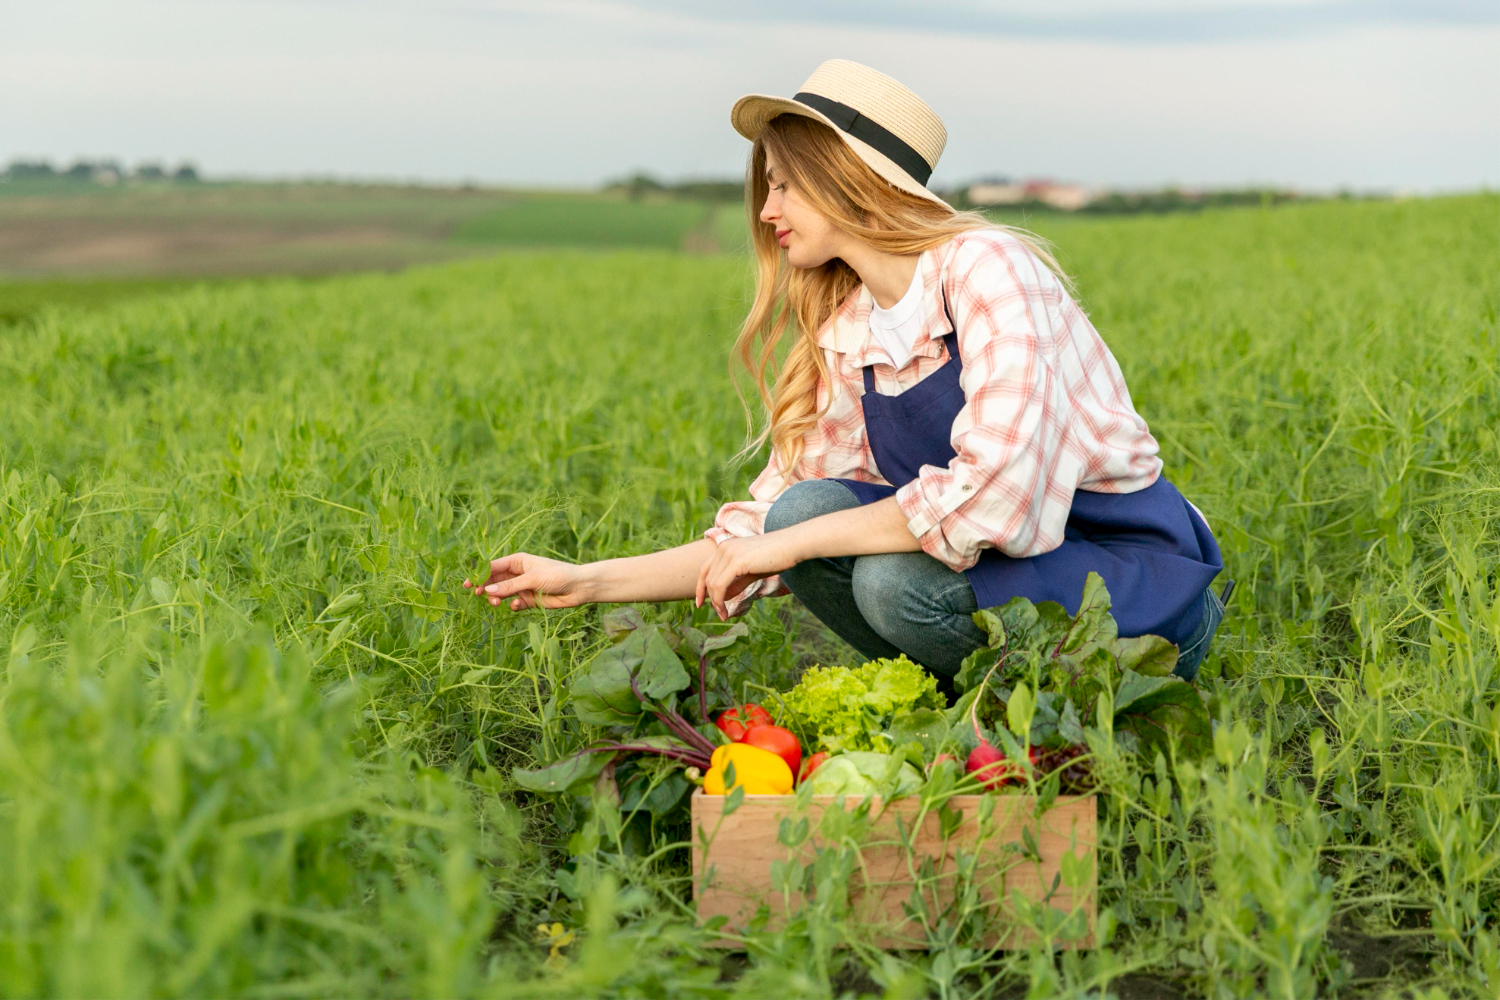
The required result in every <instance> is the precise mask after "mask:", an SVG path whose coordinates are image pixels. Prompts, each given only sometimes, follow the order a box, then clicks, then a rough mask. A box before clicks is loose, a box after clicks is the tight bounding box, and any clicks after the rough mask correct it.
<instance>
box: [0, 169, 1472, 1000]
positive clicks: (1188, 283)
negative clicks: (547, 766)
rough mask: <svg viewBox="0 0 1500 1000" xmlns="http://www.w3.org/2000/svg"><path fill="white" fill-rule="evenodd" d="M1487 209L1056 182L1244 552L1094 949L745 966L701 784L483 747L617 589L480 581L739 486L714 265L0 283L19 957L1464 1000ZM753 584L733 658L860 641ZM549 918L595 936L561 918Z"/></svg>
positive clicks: (772, 948) (1111, 843)
mask: <svg viewBox="0 0 1500 1000" xmlns="http://www.w3.org/2000/svg"><path fill="white" fill-rule="evenodd" d="M1497 209H1500V201H1497V199H1495V198H1494V197H1490V196H1483V197H1471V198H1454V199H1443V200H1433V201H1410V202H1403V203H1397V204H1338V203H1329V204H1321V205H1309V206H1295V207H1280V208H1276V209H1274V210H1269V211H1262V210H1243V211H1222V212H1220V211H1211V212H1205V213H1202V214H1201V215H1193V216H1171V217H1159V218H1136V219H1124V220H1057V221H1056V222H1055V223H1054V222H1052V221H1049V222H1048V223H1047V229H1046V233H1047V235H1050V236H1052V237H1054V238H1055V239H1056V240H1057V242H1058V244H1059V246H1060V249H1061V251H1062V252H1063V255H1064V257H1065V259H1066V261H1067V262H1068V265H1069V266H1070V267H1071V268H1072V269H1073V271H1074V272H1075V274H1076V277H1077V279H1078V282H1079V286H1080V288H1081V289H1082V291H1083V295H1084V298H1085V300H1086V304H1087V306H1088V308H1089V310H1090V312H1091V315H1092V316H1093V317H1094V319H1095V322H1096V325H1097V326H1098V327H1099V328H1100V330H1101V331H1102V332H1103V333H1104V335H1105V337H1106V339H1107V340H1108V341H1109V342H1110V344H1111V346H1112V348H1113V349H1114V351H1115V353H1116V355H1117V356H1118V357H1119V359H1120V361H1121V364H1122V366H1123V368H1124V370H1125V373H1126V375H1127V378H1128V379H1129V382H1130V386H1131V390H1132V394H1133V396H1134V399H1135V402H1136V404H1137V407H1138V408H1139V410H1140V411H1141V412H1142V414H1143V415H1144V416H1145V417H1146V418H1147V419H1148V420H1149V421H1150V423H1151V426H1152V428H1153V430H1154V431H1155V432H1156V434H1157V436H1158V437H1159V439H1160V440H1161V442H1162V445H1163V455H1164V458H1165V460H1166V465H1167V472H1168V474H1169V475H1170V476H1171V477H1172V479H1173V480H1174V481H1175V482H1176V483H1177V484H1178V485H1179V486H1180V487H1181V488H1182V489H1183V491H1184V492H1185V493H1186V494H1187V495H1188V496H1189V497H1190V498H1192V499H1193V500H1194V501H1195V502H1196V503H1197V504H1198V505H1199V506H1200V507H1202V508H1203V509H1204V510H1205V512H1206V514H1207V516H1208V518H1209V521H1210V523H1211V524H1212V525H1213V526H1214V528H1215V531H1216V532H1217V534H1218V537H1219V539H1220V541H1221V544H1222V546H1223V548H1224V551H1225V557H1226V561H1227V563H1228V566H1229V572H1230V575H1232V576H1234V577H1235V578H1237V579H1238V580H1239V583H1240V586H1239V589H1238V590H1237V592H1236V596H1235V599H1234V601H1233V603H1232V607H1231V609H1230V616H1229V617H1228V618H1227V619H1226V622H1225V625H1224V627H1223V628H1222V630H1221V632H1220V640H1219V642H1218V644H1217V649H1216V650H1215V652H1214V653H1212V654H1211V655H1210V657H1209V659H1208V661H1207V662H1206V663H1205V667H1204V675H1205V680H1204V682H1203V683H1204V685H1205V687H1206V688H1207V689H1208V690H1209V691H1211V693H1212V694H1213V696H1214V697H1215V699H1216V701H1215V705H1216V712H1217V714H1218V718H1219V725H1218V730H1217V734H1216V738H1215V754H1214V756H1213V757H1212V758H1211V759H1209V760H1206V761H1204V762H1203V763H1202V764H1200V765H1197V766H1189V765H1179V766H1178V768H1177V769H1176V770H1175V772H1173V771H1169V770H1168V769H1167V768H1166V767H1165V766H1162V767H1160V768H1155V769H1147V770H1146V772H1145V773H1140V772H1137V771H1135V770H1132V769H1131V768H1130V766H1129V765H1128V764H1127V763H1121V765H1120V766H1119V767H1118V768H1116V769H1114V770H1113V771H1112V772H1111V773H1110V775H1109V780H1110V784H1109V788H1108V792H1107V794H1106V795H1105V796H1104V797H1103V798H1102V803H1101V807H1100V808H1101V812H1100V823H1101V829H1102V831H1103V842H1102V844H1101V850H1100V857H1099V860H1100V886H1101V937H1102V939H1103V941H1104V942H1105V944H1104V945H1103V946H1102V947H1100V948H1098V949H1097V950H1095V951H1092V952H1088V953H1082V954H1077V953H1067V954H1061V955H1059V954H1053V953H1050V952H1048V951H1047V950H1046V949H1042V948H1039V949H1034V950H1032V951H1022V952H1016V953H1000V954H991V953H988V952H985V951H983V950H982V949H977V948H975V947H972V946H970V945H967V944H965V943H963V942H961V941H957V940H954V941H952V942H950V943H949V944H946V945H942V946H939V947H937V948H936V949H935V950H933V951H932V952H930V953H895V954H885V953H880V952H877V951H872V950H869V949H868V948H865V947H862V946H861V940H862V939H861V934H860V929H859V928H858V927H854V926H850V925H849V924H848V923H847V922H841V921H839V920H838V919H836V908H835V909H834V910H824V911H821V912H823V913H824V914H825V915H826V914H828V913H833V914H834V918H833V919H824V920H813V921H810V922H807V923H804V924H798V925H793V926H792V927H791V928H789V929H788V930H787V931H785V932H781V933H770V932H766V933H761V934H757V935H753V936H752V939H751V941H750V942H749V951H748V953H747V955H746V956H745V957H744V958H743V959H742V960H733V961H728V960H725V959H724V958H723V956H721V955H720V954H719V953H717V952H715V951H712V950H711V949H708V948H707V947H705V945H706V939H707V937H708V935H706V934H704V933H703V932H700V931H697V930H695V929H694V928H693V927H692V925H691V922H690V921H689V919H688V918H687V915H686V911H685V908H684V903H683V885H684V871H685V852H684V851H683V850H681V849H680V847H679V848H673V847H672V845H673V844H674V843H675V842H680V840H681V839H682V838H683V836H684V834H685V830H684V829H683V828H682V827H680V826H673V825H671V824H667V825H665V826H657V827H654V828H653V827H651V826H649V825H644V826H643V824H642V823H641V822H639V819H638V818H637V819H634V820H627V819H626V818H623V817H620V816H619V815H618V813H615V812H613V811H612V810H611V809H610V808H609V807H607V806H605V805H602V804H593V805H591V804H590V803H589V802H588V801H587V800H577V801H573V802H569V803H561V804H553V803H549V802H545V801H540V800H537V799H534V798H531V797H529V796H527V795H523V794H519V793H517V792H516V791H515V790H514V789H513V788H512V786H511V784H510V781H509V777H508V774H509V768H510V767H511V766H512V765H514V764H524V763H527V762H529V761H531V760H533V759H536V758H539V757H545V756H549V755H551V754H553V753H555V752H556V751H557V750H558V749H559V748H562V747H565V746H570V745H574V744H576V743H577V742H578V741H579V740H581V739H583V738H584V737H585V735H586V734H584V733H582V732H580V731H579V730H578V726H577V724H576V722H574V721H573V720H572V719H571V716H570V715H569V713H567V711H566V710H565V709H566V706H560V705H558V704H557V702H556V700H555V699H554V698H553V697H552V692H553V691H554V690H556V687H557V683H558V680H559V679H560V678H561V677H563V676H565V675H566V674H567V673H568V672H570V671H572V670H574V669H576V668H577V667H578V666H579V665H580V664H581V663H582V662H584V661H585V660H586V659H587V658H588V656H589V655H590V653H591V652H592V650H593V649H595V648H597V647H598V646H599V645H600V643H601V642H602V641H603V640H602V637H601V635H600V633H599V630H598V628H597V619H598V615H599V612H600V609H598V608H586V609H576V610H572V611H551V612H528V613H524V614H519V615H517V614H512V613H509V612H506V611H503V610H501V611H495V610H493V609H490V608H488V606H486V605H480V604H478V603H477V602H474V601H473V599H472V598H470V599H468V600H465V599H463V598H462V596H461V593H460V591H459V590H458V587H457V584H458V582H459V580H461V579H462V576H463V574H464V572H465V570H466V569H467V568H468V567H469V566H472V565H473V564H474V563H475V562H476V561H477V560H478V559H479V558H480V557H481V556H486V557H487V556H490V555H494V554H497V553H500V552H505V551H512V550H516V549H524V550H527V551H532V552H539V553H544V554H548V555H552V556H555V557H559V558H564V559H594V558H604V557H610V556H617V555H626V554H634V553H640V552H646V551H650V550H653V549H657V548H660V547H663V546H667V545H673V544H678V543H681V542H684V541H687V540H690V539H692V538H695V537H698V535H699V534H700V532H701V531H702V529H703V527H704V526H705V525H706V524H708V523H709V521H710V519H711V518H712V516H713V512H714V510H715V509H716V507H717V505H718V504H719V503H721V502H722V501H724V500H726V499H728V498H731V497H737V496H742V495H743V494H744V491H745V488H746V486H747V484H748V482H749V480H750V479H751V478H752V477H753V475H754V473H755V472H756V471H757V467H756V465H755V463H751V464H750V465H749V466H746V467H743V468H737V469H736V468H729V467H726V465H725V458H726V456H728V455H729V454H731V453H732V452H733V451H734V450H735V449H736V448H737V447H738V445H739V443H740V441H741V440H742V435H743V431H744V428H743V425H742V423H741V418H740V415H739V410H738V407H737V405H735V404H733V403H732V402H731V398H732V396H731V389H730V384H729V381H728V375H727V374H726V370H725V360H726V355H727V351H728V345H729V343H730V340H731V339H732V335H733V332H734V330H735V328H736V325H737V322H738V320H739V318H740V316H741V315H742V311H743V308H744V299H745V291H746V283H747V278H746V273H745V265H744V263H743V261H742V260H741V259H739V258H734V257H690V256H684V255H680V254H676V253H669V252H654V251H645V250H632V251H623V252H614V253H610V252H604V253H600V252H591V253H571V252H548V253H515V254H508V255H504V256H500V257H495V258H492V259H487V260H470V261H463V262H459V263H453V264H446V265H443V266H441V267H431V268H423V269H417V270H412V271H408V272H406V273H403V274H399V275H366V276H355V277H342V278H333V279H328V280H326V281H321V282H318V283H302V282H296V281H290V280H282V281H265V282H257V283H254V284H220V285H214V286H207V285H199V286H194V287H191V288H186V289H182V290H179V291H170V292H164V293H163V294H160V295H154V296H150V297H146V298H133V299H128V300H125V301H120V302H117V303H115V304H113V305H109V306H106V307H103V308H92V309H84V308H75V307H67V306H44V307H40V308H38V309H35V310H29V311H28V314H27V318H25V319H23V320H20V321H16V322H12V323H10V324H9V325H5V326H0V379H3V382H4V384H5V385H6V387H7V388H6V391H5V392H4V393H3V394H0V650H4V649H7V648H8V650H9V651H8V653H6V654H0V655H5V656H6V663H7V667H6V671H5V674H4V678H3V682H0V690H3V692H4V694H3V697H0V811H3V816H4V822H3V823H0V854H3V856H4V857H6V858H7V859H8V868H7V875H6V877H5V878H4V879H0V992H3V993H5V994H8V995H32V996H40V995H64V994H66V995H91V996H113V995H131V996H141V995H168V994H170V995H183V994H191V995H247V996H345V995H391V996H406V995H441V996H454V995H476V996H479V995H496V996H506V997H516V996H530V995H536V996H579V995H620V996H693V997H707V996H722V995H734V994H739V993H743V994H745V995H778V996H794V995H797V996H827V995H832V994H837V993H839V992H842V991H849V992H875V993H879V992H882V991H884V992H886V993H888V994H889V995H892V996H913V995H926V994H931V995H935V996H942V997H945V998H947V997H969V996H981V995H996V994H997V993H998V994H999V995H1016V996H1022V995H1030V996H1038V997H1040V996H1053V995H1075V996H1082V995H1089V994H1093V995H1097V994H1098V993H1100V992H1111V993H1114V994H1116V995H1120V996H1161V995H1206V996H1215V997H1218V996H1240V995H1246V996H1248V995H1269V996H1281V997H1306V996H1310V995H1313V994H1314V993H1320V994H1329V995H1334V994H1337V995H1340V996H1398V995H1402V996H1416V995H1420V996H1424V997H1431V996H1439V995H1447V996H1493V995H1494V994H1495V992H1496V991H1497V989H1500V939H1497V935H1496V931H1495V921H1496V918H1497V916H1500V913H1497V908H1500V906H1497V899H1500V871H1497V859H1500V842H1497V829H1500V795H1497V792H1496V789H1497V784H1500V735H1497V734H1500V709H1497V690H1500V676H1497V667H1500V664H1497V642H1500V540H1497V531H1500V441H1497V436H1496V429H1495V420H1494V415H1495V413H1496V411H1497V405H1500V403H1497V401H1500V370H1497V361H1496V359H1497V357H1500V330H1497V324H1496V313H1497V304H1500V253H1497V241H1496V239H1495V236H1496V218H1497ZM643 610H645V611H646V612H647V613H648V614H656V615H662V616H668V617H677V618H679V619H680V618H681V617H684V616H687V615H689V614H692V615H693V616H694V617H695V618H696V619H698V620H700V621H701V620H704V611H703V610H698V611H696V612H694V611H692V609H690V608H689V607H688V606H686V605H683V606H675V607H649V606H648V607H646V608H644V609H643ZM748 620H749V625H750V628H751V633H752V648H753V651H754V655H753V657H752V661H751V662H752V664H753V666H752V667H751V668H750V669H751V670H752V671H753V672H754V673H755V674H757V675H759V676H761V677H764V678H767V679H772V680H775V681H778V682H784V681H785V680H786V679H787V678H789V677H791V676H793V675H794V674H795V672H796V671H797V669H798V668H799V667H801V666H803V665H805V664H807V663H809V662H812V661H813V660H815V659H822V660H823V661H824V662H827V661H828V660H829V659H845V658H850V657H852V655H853V654H852V652H851V651H849V650H847V649H843V648H842V647H840V646H839V645H838V643H837V642H836V640H833V639H832V638H831V637H830V636H829V635H828V634H827V633H826V632H824V631H823V630H822V629H821V628H820V627H819V626H818V625H817V623H816V622H815V621H813V620H811V619H810V618H809V617H808V616H807V615H806V614H805V613H803V612H800V611H799V610H798V609H796V608H795V607H794V606H793V605H791V604H790V603H788V602H786V601H782V602H760V603H759V604H757V605H756V606H755V607H754V609H753V610H752V612H751V614H750V615H749V616H748ZM830 899H831V897H830ZM829 905H830V906H832V903H831V902H830V903H829ZM541 923H547V924H549V925H550V924H552V923H561V924H563V925H564V928H565V930H571V931H575V932H576V937H575V938H574V939H573V940H572V942H571V943H568V944H566V945H563V946H561V947H559V948H558V949H557V951H558V957H557V958H556V959H549V947H548V946H547V945H545V944H539V943H538V941H537V934H536V927H537V925H538V924H541ZM843 944H848V945H850V947H840V945H843Z"/></svg>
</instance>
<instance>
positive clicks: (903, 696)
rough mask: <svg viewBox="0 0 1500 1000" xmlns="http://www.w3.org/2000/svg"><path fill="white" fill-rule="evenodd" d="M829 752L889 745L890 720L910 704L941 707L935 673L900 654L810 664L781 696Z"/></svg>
mask: <svg viewBox="0 0 1500 1000" xmlns="http://www.w3.org/2000/svg"><path fill="white" fill-rule="evenodd" d="M782 700H783V702H784V703H785V705H786V707H787V709H789V710H790V711H791V713H792V714H793V715H794V716H795V717H796V722H797V723H798V724H799V725H800V726H801V728H802V729H804V730H805V731H809V732H813V733H816V734H817V737H816V739H817V742H818V745H819V746H821V747H822V749H824V750H828V751H830V752H834V753H837V752H840V751H849V750H879V751H886V750H890V749H892V748H891V741H890V739H889V738H887V737H886V736H885V735H884V732H885V730H886V729H888V728H889V727H890V724H891V720H892V719H893V718H894V717H895V716H897V715H901V714H903V713H905V712H910V711H911V710H912V709H915V708H946V707H947V705H946V704H945V702H944V699H943V696H942V695H940V694H938V689H937V678H936V677H933V676H932V675H931V674H929V673H928V672H927V671H925V670H923V669H922V668H921V667H919V666H918V665H917V664H915V663H913V662H911V661H910V660H908V659H907V658H906V657H905V656H898V657H897V658H896V659H894V660H871V661H870V662H869V663H866V664H864V665H862V666H858V667H813V668H812V669H810V670H808V671H807V672H806V673H805V674H803V675H802V680H801V681H800V682H799V683H798V684H797V686H796V687H794V688H792V690H791V691H790V692H788V693H787V694H786V696H785V697H784V698H783V699H782Z"/></svg>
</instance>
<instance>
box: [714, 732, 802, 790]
mask: <svg viewBox="0 0 1500 1000" xmlns="http://www.w3.org/2000/svg"><path fill="white" fill-rule="evenodd" d="M731 763H732V764H734V783H735V785H740V786H743V787H744V789H745V794H746V795H790V794H792V769H791V768H790V767H787V765H786V761H784V760H782V759H781V757H780V756H779V755H777V754H774V753H772V752H771V751H769V750H762V749H761V748H760V747H753V746H750V745H749V744H748V743H731V744H729V745H728V746H722V747H719V748H718V749H717V750H715V751H714V755H713V756H712V757H711V758H709V765H710V766H709V769H708V773H707V774H705V775H704V776H703V794H705V795H723V794H725V793H726V792H728V791H729V788H730V787H733V786H729V787H725V784H724V770H725V769H726V768H727V767H728V766H729V765H730V764H731Z"/></svg>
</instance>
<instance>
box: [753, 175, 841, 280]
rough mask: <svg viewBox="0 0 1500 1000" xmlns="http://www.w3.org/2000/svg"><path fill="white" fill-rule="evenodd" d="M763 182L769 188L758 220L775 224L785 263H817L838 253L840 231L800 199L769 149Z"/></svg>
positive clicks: (819, 263)
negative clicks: (764, 180) (783, 251)
mask: <svg viewBox="0 0 1500 1000" xmlns="http://www.w3.org/2000/svg"><path fill="white" fill-rule="evenodd" d="M766 186H767V187H768V188H770V190H769V191H767V192H766V203H765V204H764V205H762V206H761V209H760V221H761V222H764V223H766V224H767V225H770V226H775V227H776V241H777V242H778V243H780V244H781V245H782V247H784V248H785V249H786V260H787V263H788V264H790V265H792V266H793V267H818V266H819V265H821V264H825V263H827V262H828V261H830V260H832V259H833V258H834V257H837V256H839V246H840V244H841V243H842V239H841V238H842V236H843V235H844V234H843V233H842V232H840V231H839V230H838V229H837V228H835V227H834V225H833V223H831V222H829V221H828V217H827V216H825V215H823V214H821V213H820V212H819V211H818V210H817V209H815V208H813V207H812V206H811V205H809V204H808V203H807V202H806V201H804V200H803V198H802V196H801V194H800V192H798V191H797V189H796V188H795V187H792V186H791V184H790V183H789V182H788V181H787V179H786V178H785V177H784V176H783V175H782V173H781V171H780V170H779V169H778V167H777V163H776V158H775V157H774V156H772V155H771V151H770V150H767V151H766Z"/></svg>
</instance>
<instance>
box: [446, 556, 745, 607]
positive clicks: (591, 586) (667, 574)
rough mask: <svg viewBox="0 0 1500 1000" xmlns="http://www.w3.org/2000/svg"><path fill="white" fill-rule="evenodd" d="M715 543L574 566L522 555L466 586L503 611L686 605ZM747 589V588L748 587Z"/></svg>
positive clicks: (492, 565) (500, 563)
mask: <svg viewBox="0 0 1500 1000" xmlns="http://www.w3.org/2000/svg"><path fill="white" fill-rule="evenodd" d="M714 548H715V546H714V543H713V542H711V541H709V540H708V539H706V538H700V539H698V540H697V541H695V542H689V543H688V544H686V545H679V546H677V547H676V548H671V549H663V550H662V551H660V552H651V553H648V554H647V555H643V556H627V557H624V558H620V559H601V560H599V561H598V562H591V563H582V564H575V563H568V562H563V561H561V560H558V559H548V558H546V557H545V556H535V555H532V554H531V553H529V552H516V553H512V554H511V555H508V556H504V557H502V558H500V559H496V560H495V561H494V562H492V563H490V575H489V579H487V580H481V581H480V582H479V584H478V585H477V586H476V585H475V584H474V582H473V581H472V580H465V581H464V587H465V588H466V589H469V590H472V591H473V592H474V595H475V596H476V597H484V598H487V599H488V600H489V602H490V604H492V605H494V606H495V607H497V608H498V607H499V606H500V604H501V602H503V601H509V602H510V609H511V610H512V611H521V610H524V609H526V608H538V607H540V608H576V607H578V606H579V605H580V604H622V603H627V602H630V601H682V600H686V599H688V598H690V597H692V596H693V584H694V582H695V581H696V580H697V579H698V571H699V570H700V569H701V568H702V566H703V564H704V563H705V562H707V561H708V559H709V558H710V557H711V556H712V555H713V554H714ZM742 586H743V585H742Z"/></svg>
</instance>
